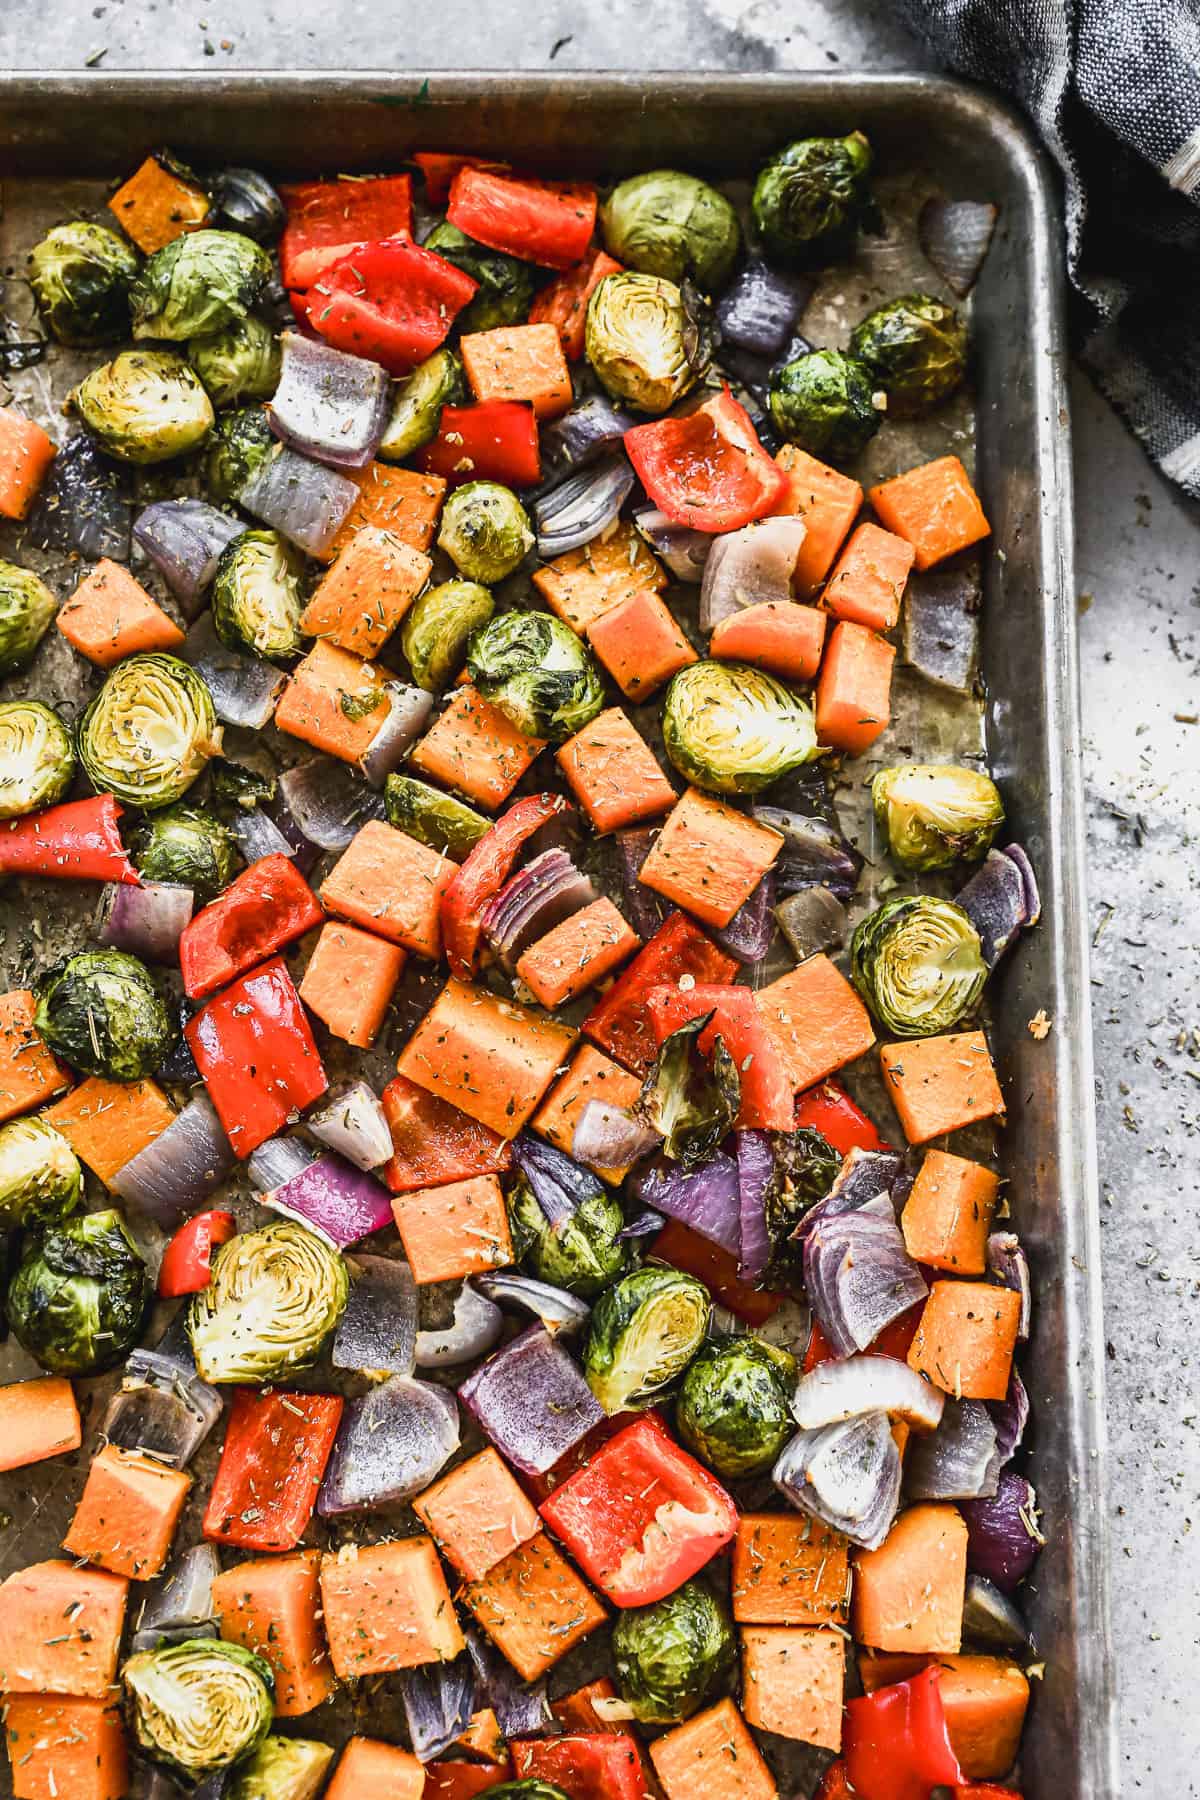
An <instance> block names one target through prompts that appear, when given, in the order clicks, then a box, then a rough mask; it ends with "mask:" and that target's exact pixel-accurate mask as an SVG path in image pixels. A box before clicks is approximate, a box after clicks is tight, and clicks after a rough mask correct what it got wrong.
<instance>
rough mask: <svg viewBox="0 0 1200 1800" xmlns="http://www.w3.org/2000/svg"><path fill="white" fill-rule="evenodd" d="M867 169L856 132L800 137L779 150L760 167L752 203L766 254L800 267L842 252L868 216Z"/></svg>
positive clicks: (864, 146)
mask: <svg viewBox="0 0 1200 1800" xmlns="http://www.w3.org/2000/svg"><path fill="white" fill-rule="evenodd" d="M870 170H871V147H870V145H869V144H868V143H867V140H866V138H865V137H864V136H863V134H862V132H861V131H852V132H851V133H850V134H849V136H848V137H843V138H828V137H814V138H799V139H797V140H796V142H795V143H792V144H789V145H788V146H787V148H786V149H785V150H781V151H779V153H778V155H776V156H773V157H772V158H771V160H770V162H769V163H767V164H766V165H765V166H764V167H763V168H762V169H761V170H760V171H759V174H758V179H757V180H756V181H755V183H754V197H753V201H752V203H751V204H752V209H753V213H754V224H755V229H756V230H757V232H758V235H759V238H760V240H761V242H762V245H763V248H764V249H765V250H766V252H767V254H768V255H769V256H771V257H773V258H775V259H776V260H777V261H779V262H785V263H792V264H798V265H800V266H804V267H808V266H812V265H813V264H819V263H822V262H833V261H836V259H837V258H838V257H840V256H844V255H845V254H846V253H847V252H848V251H849V250H850V249H851V247H852V246H853V243H854V239H855V237H856V235H857V233H858V229H859V226H860V224H865V223H870V222H871V220H872V217H873V213H874V208H873V206H872V202H871V195H870V188H869V186H868V181H867V178H868V176H869V174H870Z"/></svg>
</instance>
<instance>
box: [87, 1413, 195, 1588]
mask: <svg viewBox="0 0 1200 1800" xmlns="http://www.w3.org/2000/svg"><path fill="white" fill-rule="evenodd" d="M191 1485H192V1478H191V1476H190V1475H187V1474H185V1473H184V1471H183V1470H182V1469H169V1468H168V1467H167V1466H166V1464H165V1463H161V1462H158V1461H156V1460H155V1458H154V1457H152V1456H144V1455H143V1454H142V1453H141V1451H138V1450H118V1448H117V1446H116V1445H115V1444H106V1445H105V1447H104V1449H103V1450H101V1451H100V1452H99V1453H98V1454H97V1455H96V1456H94V1457H93V1458H92V1466H91V1468H90V1469H89V1470H88V1477H87V1481H86V1482H85V1483H84V1488H83V1493H82V1494H81V1495H80V1499H79V1504H78V1506H77V1507H76V1508H75V1516H74V1518H73V1519H72V1520H71V1524H70V1526H69V1528H68V1531H67V1535H66V1537H65V1538H64V1539H63V1549H64V1550H69V1551H70V1553H71V1555H72V1556H83V1557H86V1558H87V1560H88V1562H92V1563H96V1564H97V1565H98V1567H100V1568H101V1569H107V1570H108V1571H109V1573H110V1574H112V1575H128V1576H129V1577H130V1579H131V1580H133V1581H149V1580H150V1579H151V1578H152V1577H153V1576H155V1575H158V1574H159V1573H160V1572H161V1570H162V1567H163V1564H164V1563H165V1562H166V1560H167V1556H168V1554H169V1552H170V1549H171V1539H172V1538H173V1537H174V1535H175V1527H176V1526H177V1525H178V1523H179V1515H180V1513H181V1512H182V1511H183V1503H184V1501H185V1500H186V1499H187V1496H188V1489H189V1488H190V1487H191Z"/></svg>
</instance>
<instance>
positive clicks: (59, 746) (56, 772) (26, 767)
mask: <svg viewBox="0 0 1200 1800" xmlns="http://www.w3.org/2000/svg"><path fill="white" fill-rule="evenodd" d="M74 773H75V752H74V750H73V749H72V748H71V734H70V732H69V731H68V730H67V728H66V726H65V725H64V724H63V722H62V720H61V719H60V718H59V716H58V714H57V713H56V712H52V711H51V709H50V708H49V707H48V706H43V705H42V703H41V701H40V700H7V701H5V702H4V703H3V704H2V705H0V819H19V818H20V817H21V816H22V815H23V814H24V813H31V812H37V810H38V809H39V807H43V806H53V805H54V802H55V801H56V800H61V799H62V797H63V795H64V794H65V793H66V791H67V789H68V788H69V787H70V785H71V777H72V775H73V774H74Z"/></svg>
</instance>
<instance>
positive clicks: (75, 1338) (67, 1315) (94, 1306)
mask: <svg viewBox="0 0 1200 1800" xmlns="http://www.w3.org/2000/svg"><path fill="white" fill-rule="evenodd" d="M150 1298H151V1282H150V1276H149V1272H148V1270H147V1268H146V1265H145V1263H144V1262H143V1261H142V1259H141V1257H140V1256H139V1255H138V1253H137V1251H136V1250H135V1249H134V1246H133V1243H132V1241H131V1239H130V1238H129V1235H128V1233H127V1232H126V1230H125V1226H124V1224H123V1222H122V1219H121V1215H120V1213H117V1212H112V1211H106V1212H94V1213H83V1214H81V1215H80V1216H79V1217H77V1218H73V1219H64V1220H63V1221H62V1223H61V1224H58V1225H51V1226H49V1227H48V1228H47V1229H46V1230H45V1231H43V1232H41V1233H40V1234H39V1235H37V1236H33V1237H30V1238H28V1239H27V1240H26V1243H25V1248H24V1252H23V1254H22V1257H21V1262H20V1266H19V1267H18V1269H17V1272H16V1274H15V1275H14V1276H13V1278H12V1281H11V1283H10V1284H9V1289H8V1322H9V1324H10V1325H11V1326H12V1330H13V1336H14V1337H15V1338H16V1340H17V1342H18V1343H19V1344H20V1345H21V1348H22V1349H23V1350H27V1351H28V1352H29V1354H30V1356H33V1357H36V1359H37V1361H38V1362H39V1363H40V1364H41V1365H42V1367H43V1369H48V1370H49V1371H50V1373H51V1374H52V1375H98V1374H100V1373H102V1372H103V1371H104V1370H105V1369H111V1368H113V1367H114V1366H115V1364H117V1363H119V1362H120V1361H121V1359H122V1357H123V1356H125V1355H126V1353H127V1352H128V1351H129V1350H131V1349H132V1348H133V1346H134V1344H136V1342H137V1340H138V1336H139V1334H140V1332H141V1329H142V1321H143V1319H144V1318H145V1315H146V1308H147V1307H148V1305H149V1303H150Z"/></svg>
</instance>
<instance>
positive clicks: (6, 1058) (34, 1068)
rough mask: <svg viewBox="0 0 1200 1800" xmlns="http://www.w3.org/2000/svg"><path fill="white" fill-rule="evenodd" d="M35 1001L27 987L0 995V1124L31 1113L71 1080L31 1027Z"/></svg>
mask: <svg viewBox="0 0 1200 1800" xmlns="http://www.w3.org/2000/svg"><path fill="white" fill-rule="evenodd" d="M36 1012H37V1000H36V999H35V997H34V995H33V994H32V993H30V991H29V989H28V988H14V989H13V990H12V992H11V993H8V994H0V1124H4V1123H5V1121H6V1120H8V1119H15V1118H16V1117H17V1116H18V1114H20V1113H25V1112H31V1111H32V1110H33V1108H34V1107H35V1106H41V1104H42V1103H43V1101H45V1100H52V1099H53V1098H54V1096H55V1094H61V1093H62V1092H63V1090H64V1088H69V1087H70V1085H71V1077H70V1076H69V1075H68V1074H67V1071H66V1070H65V1069H64V1068H63V1067H62V1066H61V1064H60V1063H59V1062H58V1061H57V1060H56V1059H55V1057H54V1056H53V1055H52V1054H51V1051H50V1048H49V1046H48V1045H47V1044H46V1043H45V1042H43V1040H42V1038H41V1037H40V1035H39V1034H38V1032H37V1031H36V1030H35V1028H34V1023H33V1020H34V1015H35V1014H36Z"/></svg>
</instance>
